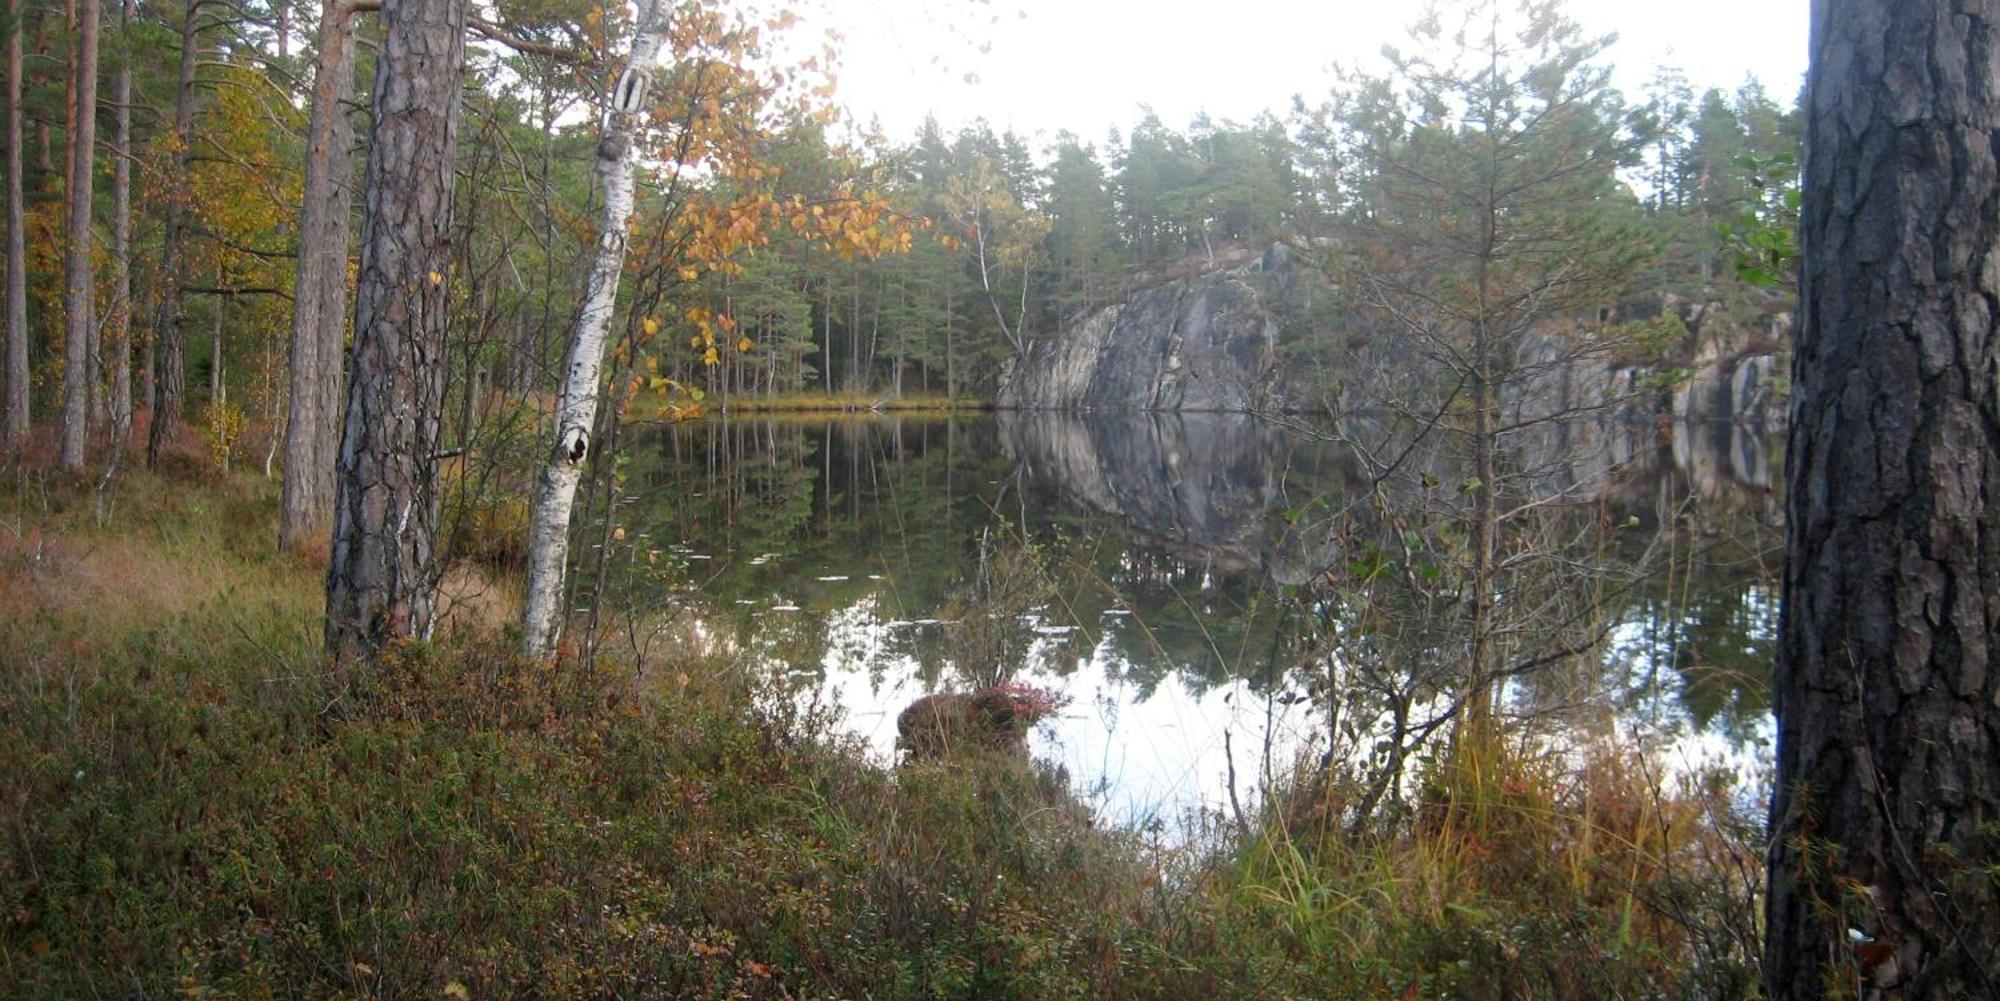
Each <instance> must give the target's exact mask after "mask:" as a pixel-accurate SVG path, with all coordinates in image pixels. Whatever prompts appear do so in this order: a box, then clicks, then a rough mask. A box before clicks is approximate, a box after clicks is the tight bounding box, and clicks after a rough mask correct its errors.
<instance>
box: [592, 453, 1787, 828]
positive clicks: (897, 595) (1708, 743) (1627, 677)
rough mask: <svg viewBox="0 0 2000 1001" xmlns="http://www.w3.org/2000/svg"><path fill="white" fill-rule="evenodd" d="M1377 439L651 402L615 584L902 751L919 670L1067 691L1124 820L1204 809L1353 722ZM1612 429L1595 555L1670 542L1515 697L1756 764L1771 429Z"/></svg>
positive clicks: (1098, 796)
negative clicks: (1348, 660)
mask: <svg viewBox="0 0 2000 1001" xmlns="http://www.w3.org/2000/svg"><path fill="white" fill-rule="evenodd" d="M1348 430H1349V432H1351V430H1352V429H1348ZM1359 437H1360V436H1359V435H1356V434H1352V433H1343V431H1342V429H1338V428H1327V427H1314V426H1308V425H1304V424H1295V425H1290V426H1281V425H1278V424H1273V423H1268V422H1263V421H1259V420H1256V419H1253V418H1249V417H1244V416H1240V415H1224V414H1187V415H1174V414H1135V415H1075V414H1035V415H1026V414H1004V413H1003V414H999V415H975V416H959V417H952V418H943V417H937V418H918V417H896V416H864V417H847V418H841V419H832V420H828V419H798V418H776V419H754V420H752V419H709V420H704V421H699V422H691V423H683V424H676V425H669V426H665V427H660V428H656V429H652V430H650V431H648V432H646V433H644V434H643V436H641V437H640V438H639V439H638V440H637V441H636V442H634V443H633V444H631V445H630V446H628V447H627V448H626V450H625V453H624V455H623V456H621V460H620V461H621V462H622V463H624V465H623V466H622V471H623V473H624V475H625V480H624V483H623V486H622V488H621V490H620V493H621V495H622V496H621V498H620V509H619V513H618V518H617V523H618V524H619V525H620V526H621V528H622V534H621V537H620V538H618V539H617V541H615V542H613V543H611V545H612V552H613V558H612V559H611V561H610V567H609V570H610V572H609V574H608V576H607V580H609V582H610V584H611V588H612V593H613V595H614V597H615V600H616V601H617V603H618V604H619V605H620V607H624V608H630V609H640V610H645V611H646V612H647V614H645V615H635V616H633V622H634V623H637V622H640V621H644V622H646V623H647V625H646V626H645V627H644V628H639V627H637V626H636V625H635V626H634V627H632V628H630V629H628V630H626V634H625V635H623V636H622V637H621V639H620V641H621V642H629V643H631V644H633V645H635V646H638V647H641V648H643V649H645V650H648V651H652V652H659V651H662V650H669V651H673V652H675V653H677V654H685V655H692V656H696V657H701V658H707V659H712V660H713V659H720V660H723V661H727V662H728V663H731V664H734V665H737V666H738V668H739V669H741V670H745V671H751V672H756V674H757V676H758V677H759V678H769V679H770V681H771V683H772V684H773V685H776V686H784V687H785V689H786V690H788V691H790V692H792V693H794V694H793V697H795V698H798V699H800V700H802V701H805V702H808V703H813V704H817V705H821V706H831V707H836V708H837V710H838V712H839V713H840V715H841V719H842V721H843V722H842V724H841V725H842V726H843V727H844V728H845V729H846V730H847V731H849V732H851V733H852V734H854V735H855V736H857V737H858V738H860V739H861V740H863V741H865V742H866V744H867V745H868V747H869V748H870V749H871V750H872V753H874V754H875V755H878V756H879V757H880V758H881V760H883V761H885V762H886V761H889V760H892V759H893V756H894V753H895V752H894V744H895V737H896V725H895V723H896V716H897V713H898V712H900V711H901V710H902V708H903V707H904V706H906V705H908V704H909V703H910V702H911V701H912V700H914V699H916V698H917V697H919V696H921V695H923V694H925V693H927V692H931V691H936V690H944V689H956V690H966V689H970V688H973V687H977V686H979V685H982V684H990V683H993V682H996V681H999V680H1005V679H1018V680H1025V681H1030V682H1033V683H1035V684H1038V685H1042V686H1045V687H1048V688H1051V689H1054V690H1056V691H1058V692H1060V693H1063V694H1064V695H1066V696H1067V697H1068V698H1069V699H1070V704H1069V706H1068V707H1067V708H1066V709H1065V710H1064V711H1063V712H1062V713H1061V714H1060V715H1059V716H1058V717H1057V718H1056V719H1054V720H1052V721H1050V722H1046V723H1044V724H1043V726H1042V727H1041V728H1040V729H1039V730H1038V731H1037V732H1036V734H1035V735H1034V737H1033V739H1032V742H1031V747H1032V750H1033V751H1034V753H1035V754H1036V755H1037V756H1038V757H1041V758H1044V759H1047V760H1050V761H1053V762H1057V763H1059V764H1060V765H1061V766H1062V767H1063V769H1065V770H1066V772H1067V774H1068V776H1069V777H1070V780H1071V783H1072V785H1073V786H1074V787H1075V788H1076V789H1077V790H1078V792H1079V794H1080V795H1082V796H1084V797H1085V798H1086V799H1087V800H1088V801H1089V802H1091V803H1092V804H1093V805H1095V806H1096V807H1097V808H1098V810H1099V811H1100V813H1101V814H1102V815H1103V816H1104V817H1106V818H1107V819H1108V820H1111V821H1114V822H1119V823H1131V824H1139V825H1148V824H1153V825H1159V826H1162V827H1170V826H1174V825H1179V824H1181V823H1182V822H1183V821H1184V820H1185V819H1186V818H1188V817H1189V816H1190V815H1191V814H1194V813H1198V812H1199V811H1219V810H1224V809H1228V808H1231V804H1232V797H1231V793H1232V785H1233V787H1234V794H1235V800H1234V802H1235V803H1236V804H1239V805H1240V804H1243V803H1249V802H1251V801H1253V800H1254V798H1255V796H1256V793H1257V790H1258V789H1259V788H1260V787H1261V786H1262V785H1263V784H1264V783H1266V782H1267V781H1269V780H1271V779H1272V778H1274V777H1278V776H1280V775H1282V774H1284V773H1285V772H1286V771H1288V770H1289V769H1291V768H1292V767H1293V766H1294V765H1295V764H1296V763H1297V762H1299V761H1301V760H1304V759H1308V758H1309V757H1311V756H1314V755H1319V754H1323V753H1325V752H1326V749H1327V748H1328V746H1329V744H1328V739H1327V734H1328V733H1331V732H1335V728H1336V727H1337V725H1338V721H1337V719H1336V718H1335V717H1336V716H1337V713H1336V712H1335V711H1334V710H1335V706H1336V705H1337V704H1338V703H1340V702H1341V700H1340V699H1339V698H1335V697H1332V696H1331V695H1330V686H1336V687H1337V685H1338V684H1340V683H1339V682H1336V681H1333V680H1329V679H1331V678H1333V676H1334V672H1332V671H1331V670H1330V668H1329V667H1328V666H1327V665H1329V664H1331V663H1333V660H1330V659H1328V657H1327V656H1326V655H1323V654H1320V655H1316V654H1313V653H1312V652H1311V649H1312V643H1313V642H1314V641H1313V637H1314V636H1319V637H1320V638H1321V639H1324V638H1325V637H1326V636H1328V635H1338V634H1339V633H1340V631H1341V629H1342V628H1343V627H1342V626H1341V625H1339V624H1338V623H1335V624H1333V625H1331V626H1330V625H1329V624H1328V622H1329V616H1335V617H1337V615H1338V614H1339V613H1337V612H1335V611H1332V609H1335V608H1336V606H1338V607H1347V606H1343V605H1341V604H1340V602H1339V601H1337V600H1335V598H1334V597H1333V596H1334V595H1335V594H1336V593H1337V592H1336V591H1335V590H1334V589H1333V587H1332V585H1331V584H1330V583H1329V582H1330V581H1332V580H1333V579H1334V577H1335V576H1336V575H1335V574H1329V573H1328V572H1327V571H1328V568H1335V569H1336V570H1338V571H1339V572H1340V573H1341V574H1347V575H1348V576H1349V577H1351V576H1352V574H1351V573H1349V571H1350V570H1351V568H1353V567H1355V566H1357V565H1360V562H1359V561H1360V560H1361V559H1362V557H1361V556H1358V555H1357V552H1358V551H1359V550H1358V549H1357V548H1356V546H1355V545H1354V542H1353V539H1352V538H1351V537H1342V536H1341V535H1340V534H1339V533H1337V532H1335V531H1334V530H1333V529H1331V528H1329V526H1330V525H1332V524H1334V522H1333V519H1332V518H1331V517H1330V516H1326V517H1323V515H1326V513H1327V512H1330V511H1336V510H1340V511H1350V510H1352V509H1353V507H1354V502H1355V501H1356V499H1357V498H1359V497H1361V496H1363V495H1365V494H1366V492H1367V485H1368V484H1369V483H1370V482H1371V481H1372V480H1371V477H1372V476H1374V475H1376V474H1373V473H1370V472H1368V470H1369V469H1370V468H1371V467H1370V466H1369V460H1368V456H1367V455H1366V452H1367V449H1366V448H1360V449H1357V448H1356V447H1355V445H1354V444H1353V440H1358V438H1359ZM1612 437H1613V438H1615V441H1612V442H1611V443H1610V444H1609V446H1608V447H1607V446H1606V445H1605V443H1604V441H1603V440H1601V439H1602V438H1603V436H1601V435H1600V436H1597V437H1596V438H1594V439H1593V440H1594V441H1597V445H1595V446H1593V447H1592V448H1590V449H1584V448H1582V447H1580V446H1578V445H1577V444H1576V443H1575V442H1574V441H1571V440H1567V439H1565V440H1563V441H1559V442H1555V443H1554V444H1553V445H1550V446H1548V447H1551V448H1553V449H1555V450H1556V451H1555V453H1553V454H1557V455H1559V456H1560V458H1561V459H1562V462H1561V463H1560V465H1561V466H1562V469H1561V475H1560V478H1562V480H1563V482H1564V483H1566V484H1568V485H1569V487H1570V488H1571V489H1572V491H1573V492H1572V493H1571V494H1570V495H1569V496H1570V497H1571V498H1572V499H1573V500H1577V503H1572V504H1570V505H1568V507H1570V508H1574V509H1576V510H1579V511H1584V512H1585V513H1586V514H1587V518H1586V519H1585V520H1584V521H1583V522H1580V523H1582V524H1585V525H1586V526H1597V525H1600V524H1601V525H1603V526H1605V527H1604V528H1603V529H1602V533H1603V540H1602V541H1599V542H1598V543H1597V551H1598V552H1600V553H1602V554H1604V559H1606V560H1607V561H1610V562H1611V563H1617V562H1618V561H1621V560H1626V559H1627V556H1626V555H1625V554H1626V552H1627V551H1628V550H1629V551H1633V552H1638V551H1641V550H1643V551H1644V552H1645V553H1647V554H1650V555H1647V556H1646V557H1645V558H1646V559H1648V560H1650V561H1651V562H1650V563H1649V564H1648V565H1649V566H1651V567H1653V568H1654V569H1653V572H1651V573H1650V574H1649V575H1647V576H1646V577H1645V578H1643V579H1638V580H1634V581H1630V582H1628V583H1627V584H1625V585H1623V586H1621V588H1619V589H1617V590H1615V591H1609V592H1607V593H1608V594H1609V595H1610V597H1609V599H1608V602H1609V603H1608V605H1607V611H1606V615H1607V616H1608V618H1607V620H1606V627H1607V628H1606V630H1605V632H1604V638H1603V641H1602V642H1600V643H1597V644H1596V645H1595V646H1594V647H1593V648H1592V649H1591V650H1590V651H1589V652H1587V653H1586V654H1585V655H1583V656H1582V657H1580V658H1575V661H1576V665H1572V666H1570V667H1569V668H1568V669H1566V670H1565V671H1564V672H1561V678H1560V680H1559V681H1558V680H1552V679H1551V678H1550V677H1548V676H1546V675H1538V676H1536V677H1532V678H1530V677H1523V678H1518V679H1515V680H1513V681H1510V682H1509V683H1508V687H1507V691H1506V693H1505V695H1504V698H1503V701H1504V703H1505V704H1507V705H1510V706H1515V707H1518V708H1521V709H1523V710H1524V711H1526V710H1533V711H1543V710H1553V709H1554V708H1555V707H1561V708H1562V709H1563V711H1564V712H1565V713H1566V715H1565V718H1566V719H1569V720H1572V721H1575V725H1579V726H1589V727H1598V728H1611V729H1615V730H1616V731H1617V732H1619V733H1620V734H1622V735H1625V736H1626V737H1628V738H1631V739H1638V740H1644V741H1647V742H1648V743H1649V744H1650V745H1651V746H1653V747H1655V748H1657V749H1659V750H1660V751H1661V752H1662V753H1663V754H1664V755H1665V757H1666V759H1667V760H1668V761H1670V762H1674V763H1678V767H1682V768H1684V769H1686V770H1689V771H1693V770H1698V769H1700V768H1703V767H1707V766H1709V765H1717V764H1719V765H1721V766H1723V767H1727V768H1729V769H1731V770H1733V771H1735V772H1737V773H1739V774H1742V775H1745V776H1748V777H1750V778H1752V779H1753V782H1752V785H1753V786H1754V785H1756V781H1755V780H1756V777H1757V776H1760V775H1762V774H1763V773H1764V772H1765V771H1766V770H1767V769H1768V759H1769V749H1768V746H1766V745H1767V743H1768V740H1769V712H1768V703H1767V701H1766V689H1767V686H1768V671H1769V668H1768V665H1769V663H1770V659H1771V653H1772V649H1773V644H1774V637H1775V633H1776V599H1775V595H1776V579H1777V577H1776V574H1777V570H1778V562H1777V559H1776V555H1775V554H1776V549H1777V547H1778V545H1779V544H1780V542H1781V536H1780V535H1779V533H1778V531H1777V528H1776V526H1777V518H1778V517H1779V515H1780V513H1781V511H1782V499H1781V498H1780V497H1779V496H1778V494H1777V491H1776V488H1775V484H1774V476H1773V469H1774V468H1775V467H1776V460H1775V453H1774V451H1773V449H1772V447H1771V443H1770V442H1768V441H1767V440H1765V439H1763V438H1761V437H1759V436H1757V435H1754V434H1750V433H1748V432H1747V431H1744V430H1742V429H1737V428H1731V427H1727V426H1720V427H1700V428H1680V429H1675V431H1674V433H1672V434H1671V435H1662V434H1661V433H1659V432H1658V431H1656V430H1654V429H1652V428H1644V429H1638V430H1631V431H1621V432H1619V433H1618V434H1617V435H1614V436H1612ZM1350 439H1353V440H1350ZM1586 452H1588V455H1589V456H1590V457H1593V458H1588V459H1586V458H1584V456H1585V453H1586ZM1579 469H1582V470H1583V471H1581V472H1580V471H1579ZM1437 479H1438V476H1437V475H1433V474H1432V473H1423V474H1422V482H1423V484H1424V485H1425V488H1433V487H1435V485H1436V481H1437ZM1578 483H1584V484H1586V485H1587V487H1588V490H1587V493H1588V496H1587V497H1585V496H1584V495H1582V494H1578V493H1575V492H1574V489H1575V487H1576V484H1578ZM1413 489H1416V488H1413ZM1573 520H1574V519H1573ZM1587 531H1590V532H1596V531H1598V529H1596V528H1587ZM1593 538H1595V536H1593ZM1663 539H1664V540H1666V541H1665V542H1664V544H1663V543H1662V542H1661V540H1663ZM1640 540H1644V541H1643V544H1642V542H1641V541H1640ZM1662 551H1664V552H1665V558H1664V559H1662V558H1660V553H1661V552H1662ZM1639 558H1640V557H1639V556H1637V555H1635V556H1632V557H1631V559H1632V560H1634V561H1636V560H1638V559H1639ZM1426 572H1430V571H1428V570H1427V571H1426ZM1411 579H1413V580H1418V581H1419V582H1421V578H1420V577H1416V576H1412V578H1411ZM1515 597H1516V596H1514V595H1509V596H1508V598H1509V600H1514V599H1515ZM1355 628H1360V627H1358V626H1357V627H1355ZM1316 657H1317V659H1315V658H1316ZM1336 659H1337V658H1336ZM1578 665H1580V666H1578ZM1362 736H1363V737H1365V736H1366V734H1363V735H1362ZM1363 743H1365V741H1363Z"/></svg>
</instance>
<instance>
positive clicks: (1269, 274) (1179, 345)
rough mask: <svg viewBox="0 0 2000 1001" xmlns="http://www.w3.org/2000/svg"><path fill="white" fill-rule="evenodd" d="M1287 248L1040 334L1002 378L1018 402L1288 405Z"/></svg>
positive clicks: (1042, 406) (1170, 283) (1037, 406)
mask: <svg viewBox="0 0 2000 1001" xmlns="http://www.w3.org/2000/svg"><path fill="white" fill-rule="evenodd" d="M1290 278H1291V260H1290V254H1289V252H1288V251H1287V250H1286V248H1284V247H1283V246H1273V247H1272V248H1271V249H1269V250H1267V251H1265V252H1264V253H1262V254H1258V255H1254V256H1252V258H1251V259H1250V260H1249V261H1247V262H1243V263H1235V264H1233V265H1225V266H1223V267H1220V268H1218V269H1215V270H1210V271H1205V272H1200V273H1196V274H1192V275H1186V276H1182V277H1175V278H1170V279H1168V280H1166V281H1163V282H1159V283H1156V284H1153V285H1150V286H1148V287H1145V288H1141V289H1140V290H1138V291H1136V292H1134V293H1132V294H1131V295H1130V296H1129V297H1127V298H1126V299H1125V300H1124V301H1123V302H1118V303H1113V304H1112V305H1109V306H1105V307H1103V308H1100V309H1098V310H1096V311H1095V312H1092V313H1089V314H1086V315H1085V316H1084V317H1083V318H1082V319H1081V320H1080V321H1078V322H1077V324H1076V325H1075V326H1074V327H1073V328H1071V329H1070V330H1069V331H1067V332H1065V333H1064V334H1063V335H1062V336H1060V337H1051V338H1046V339H1043V340H1040V341H1037V342H1036V343H1035V344H1034V345H1033V346H1032V347H1031V348H1030V350H1029V352H1028V355H1027V357H1026V358H1024V359H1022V360H1021V361H1020V362H1019V363H1018V364H1017V365H1016V366H1014V368H1013V370H1012V371H1010V372H1008V373H1007V376H1006V378H1004V379H1003V380H1002V383H1001V390H1000V399H999V403H1000V406H1001V407H1003V408H1006V409H1017V410H1180V411H1236V412H1245V411H1252V410H1265V409H1282V408H1283V406H1284V399H1283V391H1284V386H1283V381H1284V380H1283V379H1282V378H1281V377H1280V373H1279V372H1277V371H1276V369H1277V358H1278V353H1277V348H1278V331H1279V317H1278V315H1277V312H1276V311H1275V310H1274V308H1273V304H1274V303H1277V302H1279V301H1281V300H1282V297H1283V294H1284V286H1285V285H1286V284H1288V283H1289V281H1290Z"/></svg>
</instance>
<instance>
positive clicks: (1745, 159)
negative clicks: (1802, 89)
mask: <svg viewBox="0 0 2000 1001" xmlns="http://www.w3.org/2000/svg"><path fill="white" fill-rule="evenodd" d="M1734 165H1735V167H1736V168H1737V169H1738V170H1740V171H1742V172H1743V174H1744V176H1746V177H1747V178H1748V179H1749V185H1750V189H1751V193H1750V194H1749V195H1748V196H1746V197H1745V198H1744V204H1743V205H1742V207H1741V211H1739V212H1738V213H1737V214H1736V215H1735V216H1733V217H1732V218H1729V219H1725V220H1723V221H1722V222H1720V223H1717V224H1716V228H1717V230H1718V231H1719V232H1720V233H1721V235H1722V239H1723V242H1724V245H1725V246H1727V247H1728V248H1729V250H1730V252H1731V253H1732V254H1733V255H1734V256H1735V261H1736V277H1737V278H1738V279H1740V280H1742V281H1745V282H1748V283H1750V284H1752V285H1755V286H1757V287H1758V288H1764V289H1777V288H1783V289H1785V290H1787V291H1791V292H1793V293H1794V294H1796V286H1797V283H1798V259H1799V244H1798V232H1799V204H1800V191H1799V167H1798V159H1797V158H1796V157H1794V156H1792V155H1791V154H1790V153H1779V154H1776V155H1774V156H1756V155H1754V154H1745V155H1743V156H1740V157H1737V158H1736V160H1735V161H1734Z"/></svg>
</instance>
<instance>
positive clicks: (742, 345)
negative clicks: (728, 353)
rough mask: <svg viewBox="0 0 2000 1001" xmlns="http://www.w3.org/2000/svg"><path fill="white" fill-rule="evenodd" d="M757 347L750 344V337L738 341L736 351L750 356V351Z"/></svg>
mask: <svg viewBox="0 0 2000 1001" xmlns="http://www.w3.org/2000/svg"><path fill="white" fill-rule="evenodd" d="M756 346H757V345H755V344H752V343H750V338H748V337H745V338H742V339H741V340H738V341H737V342H736V350H738V351H741V352H743V353H744V354H749V353H750V349H751V348H754V347H756Z"/></svg>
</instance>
